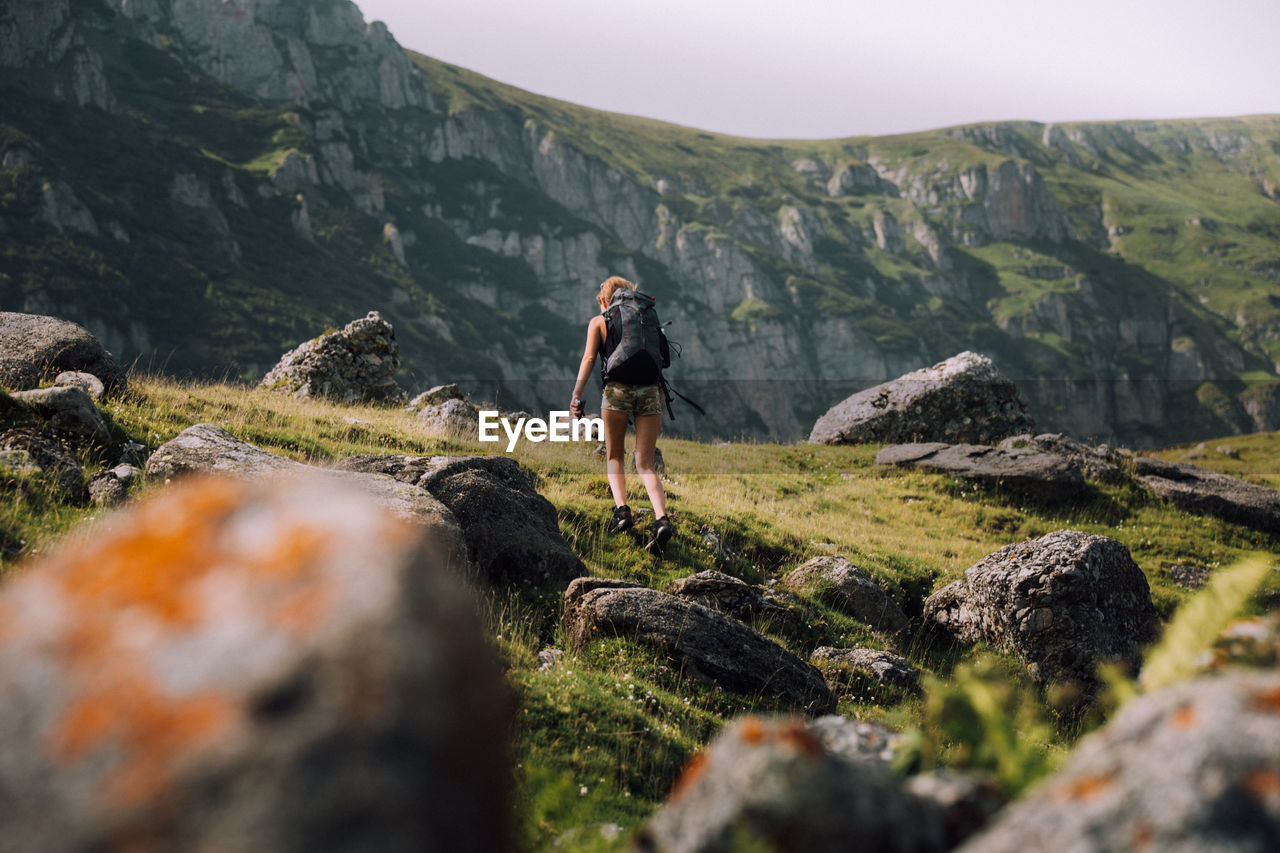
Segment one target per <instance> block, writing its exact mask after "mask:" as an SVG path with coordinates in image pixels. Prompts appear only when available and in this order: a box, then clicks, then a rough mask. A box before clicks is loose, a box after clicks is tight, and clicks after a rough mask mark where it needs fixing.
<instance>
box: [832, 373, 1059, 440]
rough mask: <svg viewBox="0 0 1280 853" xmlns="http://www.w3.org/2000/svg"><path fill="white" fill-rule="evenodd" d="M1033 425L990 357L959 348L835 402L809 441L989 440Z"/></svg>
mask: <svg viewBox="0 0 1280 853" xmlns="http://www.w3.org/2000/svg"><path fill="white" fill-rule="evenodd" d="M1033 428H1034V422H1033V421H1032V419H1031V415H1030V414H1028V413H1027V404H1026V402H1025V401H1024V400H1023V399H1022V397H1021V396H1020V395H1019V394H1018V389H1017V388H1016V387H1015V386H1014V384H1013V383H1012V382H1010V381H1009V380H1008V379H1006V378H1004V376H1002V375H1001V374H1000V372H999V371H998V370H996V367H995V365H994V364H992V363H991V359H989V358H987V357H986V356H983V355H979V354H977V353H974V352H962V353H960V354H959V355H957V356H953V357H952V358H949V359H947V360H946V361H944V362H941V363H939V364H935V365H934V366H933V367H926V368H924V369H923V370H917V371H915V372H913V373H908V374H906V375H905V376H900V377H898V378H897V379H895V380H893V381H892V382H885V383H883V384H881V385H876V386H875V387H873V388H868V389H866V390H865V391H859V392H858V393H857V394H854V395H853V396H852V397H849V398H848V399H846V400H844V401H842V402H840V403H837V404H836V405H835V406H833V407H831V409H830V410H829V411H828V412H827V413H826V414H825V415H823V416H822V417H821V418H819V419H818V422H817V423H815V424H814V425H813V432H811V433H810V434H809V440H810V441H812V442H814V443H817V444H856V443H859V442H891V443H903V442H920V441H944V442H949V443H972V444H989V443H992V442H996V441H999V440H1000V439H1002V438H1005V437H1006V436H1010V435H1017V434H1019V433H1025V432H1030V431H1032V429H1033Z"/></svg>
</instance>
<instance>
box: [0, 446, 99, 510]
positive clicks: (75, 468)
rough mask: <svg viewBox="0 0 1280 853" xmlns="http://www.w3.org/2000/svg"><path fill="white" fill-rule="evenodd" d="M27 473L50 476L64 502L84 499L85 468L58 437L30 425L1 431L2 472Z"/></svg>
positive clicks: (0, 467) (0, 473)
mask: <svg viewBox="0 0 1280 853" xmlns="http://www.w3.org/2000/svg"><path fill="white" fill-rule="evenodd" d="M3 474H7V475H13V474H26V475H37V476H44V477H46V478H48V480H49V482H50V484H51V485H52V486H53V489H54V491H55V494H56V495H57V496H58V497H59V498H61V499H62V500H64V501H70V502H72V503H78V502H80V501H82V500H84V497H85V485H84V469H83V468H81V467H80V461H79V460H78V459H76V455H75V454H74V453H73V452H71V450H70V448H68V447H67V446H66V445H65V444H63V443H62V442H61V441H59V440H58V439H57V438H55V437H53V436H50V435H46V434H44V433H42V432H40V431H38V430H34V429H31V428H29V427H19V428H18V429H11V430H7V431H5V432H3V433H0V475H3Z"/></svg>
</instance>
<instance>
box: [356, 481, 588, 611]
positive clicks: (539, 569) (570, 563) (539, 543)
mask: <svg viewBox="0 0 1280 853" xmlns="http://www.w3.org/2000/svg"><path fill="white" fill-rule="evenodd" d="M337 468H338V469H339V470H345V471H370V472H377V473H381V474H389V475H391V476H392V477H395V478H396V479H397V480H400V481H402V482H406V483H412V484H414V485H415V486H417V487H418V488H421V489H425V490H426V491H428V492H430V493H431V494H432V495H434V496H435V497H436V498H437V499H439V500H440V501H441V502H442V503H443V504H444V505H445V506H446V507H448V508H449V510H450V511H451V512H452V513H453V515H454V516H455V517H456V518H457V519H458V521H459V522H460V523H461V524H462V528H463V531H464V533H465V535H466V541H467V546H468V549H469V552H470V555H471V564H472V567H473V568H474V570H475V571H476V573H477V574H478V576H479V577H480V578H482V579H484V580H485V581H487V582H490V583H507V582H517V583H520V584H523V585H527V586H535V587H540V586H547V585H550V586H564V585H565V584H567V583H568V582H569V581H570V580H572V579H574V578H577V577H581V576H583V575H585V574H586V573H587V570H586V566H584V565H583V563H582V560H580V559H579V558H578V555H577V554H575V553H574V552H573V549H572V548H570V547H569V543H567V542H565V540H564V536H563V535H562V534H561V533H560V525H559V522H558V520H557V517H556V508H555V507H554V506H552V504H551V502H550V501H548V500H547V499H546V498H544V497H543V496H542V495H540V494H538V490H537V487H536V485H535V483H534V480H533V478H532V477H531V476H530V475H529V474H528V473H527V472H526V471H525V470H524V469H523V468H521V467H520V463H518V462H516V461H515V460H514V459H511V458H510V457H506V456H430V457H426V456H356V457H352V458H350V459H345V460H343V461H342V462H339V463H338V465H337Z"/></svg>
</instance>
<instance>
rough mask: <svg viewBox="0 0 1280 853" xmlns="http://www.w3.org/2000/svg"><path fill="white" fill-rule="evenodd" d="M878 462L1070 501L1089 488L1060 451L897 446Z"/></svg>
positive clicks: (1049, 499) (937, 445) (877, 455)
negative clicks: (1086, 487)
mask: <svg viewBox="0 0 1280 853" xmlns="http://www.w3.org/2000/svg"><path fill="white" fill-rule="evenodd" d="M876 464H877V465H898V466H903V467H910V468H919V469H921V470H924V471H935V472H937V473H940V474H950V475H951V476H953V477H959V478H961V479H964V480H971V481H973V482H976V483H982V484H984V485H992V486H1000V487H1003V488H1007V489H1014V490H1016V491H1019V492H1022V493H1024V494H1028V495H1031V496H1033V497H1036V498H1039V499H1040V500H1044V501H1066V500H1071V499H1073V498H1076V497H1079V496H1080V495H1081V494H1083V493H1084V491H1085V481H1084V475H1083V474H1081V473H1080V469H1079V468H1077V467H1076V466H1074V465H1073V464H1072V463H1071V462H1069V461H1068V460H1067V459H1065V458H1063V457H1061V456H1058V455H1057V454H1054V453H1044V452H1042V451H1039V450H1031V449H1029V448H1016V449H1012V450H1006V449H1003V448H998V447H987V446H985V445H979V444H939V443H930V444H895V445H890V446H888V447H886V448H884V449H883V450H881V451H880V452H879V453H877V454H876Z"/></svg>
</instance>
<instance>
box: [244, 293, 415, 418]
mask: <svg viewBox="0 0 1280 853" xmlns="http://www.w3.org/2000/svg"><path fill="white" fill-rule="evenodd" d="M399 369H400V346H399V344H397V343H396V332H395V329H394V328H392V326H391V324H390V323H388V322H387V321H385V320H383V319H382V315H381V314H379V313H378V312H377V311H370V312H369V313H368V315H367V316H365V317H362V318H360V319H358V320H352V321H351V322H350V323H348V324H347V325H346V326H345V327H343V329H342V331H340V332H329V333H328V334H325V335H321V336H320V337H318V338H315V339H313V340H310V341H307V342H305V343H303V344H300V345H299V346H298V347H296V348H295V349H292V350H290V351H289V352H287V353H285V354H284V355H283V356H282V357H281V359H280V362H279V363H278V364H277V365H276V366H275V367H273V368H271V370H270V371H269V372H268V373H267V375H266V376H264V377H263V379H262V386H263V387H264V388H269V389H271V390H273V391H280V392H282V393H287V394H290V395H292V396H294V397H326V398H329V399H333V400H339V401H341V402H346V403H357V402H359V403H380V402H394V401H398V400H400V399H402V398H403V396H404V392H403V391H402V390H401V389H400V386H399V385H397V384H396V380H395V374H396V371H398V370H399Z"/></svg>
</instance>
